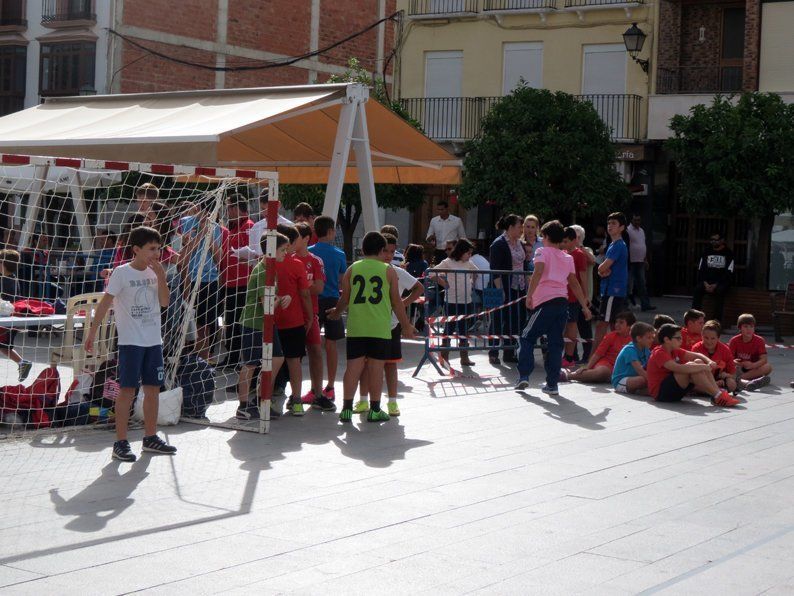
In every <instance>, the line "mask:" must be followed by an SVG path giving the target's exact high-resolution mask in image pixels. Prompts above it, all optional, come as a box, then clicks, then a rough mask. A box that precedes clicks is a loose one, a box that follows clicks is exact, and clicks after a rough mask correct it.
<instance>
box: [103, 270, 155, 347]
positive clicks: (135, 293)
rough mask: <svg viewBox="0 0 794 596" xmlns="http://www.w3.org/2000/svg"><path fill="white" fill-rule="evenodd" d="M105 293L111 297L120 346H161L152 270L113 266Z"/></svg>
mask: <svg viewBox="0 0 794 596" xmlns="http://www.w3.org/2000/svg"><path fill="white" fill-rule="evenodd" d="M106 292H107V293H108V294H110V295H111V296H113V313H114V315H115V317H116V330H117V331H118V334H119V345H120V346H141V347H144V348H147V347H150V346H159V345H161V344H162V343H163V338H162V336H161V335H160V298H159V296H158V294H157V275H156V274H155V272H154V271H152V270H151V269H150V268H149V267H147V268H146V269H145V270H144V271H139V270H137V269H135V268H134V267H133V266H132V265H131V264H130V263H127V264H125V265H121V266H119V267H116V268H115V269H114V270H113V273H111V274H110V279H109V280H108V286H107V290H106Z"/></svg>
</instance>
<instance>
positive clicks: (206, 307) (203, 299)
mask: <svg viewBox="0 0 794 596" xmlns="http://www.w3.org/2000/svg"><path fill="white" fill-rule="evenodd" d="M222 304H223V297H222V296H221V294H220V291H219V289H218V282H217V281H206V282H202V283H201V284H199V290H198V296H197V297H196V324H197V325H198V326H199V327H206V326H207V325H217V324H218V317H220V316H221V306H222Z"/></svg>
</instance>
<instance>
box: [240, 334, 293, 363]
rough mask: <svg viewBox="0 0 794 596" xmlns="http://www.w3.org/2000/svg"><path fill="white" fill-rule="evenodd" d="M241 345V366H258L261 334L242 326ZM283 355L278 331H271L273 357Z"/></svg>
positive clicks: (260, 359) (260, 351) (260, 357)
mask: <svg viewBox="0 0 794 596" xmlns="http://www.w3.org/2000/svg"><path fill="white" fill-rule="evenodd" d="M241 343H242V362H243V364H247V365H249V366H259V365H260V364H261V363H262V332H261V331H257V330H256V329H251V328H250V327H246V326H243V335H242V338H241ZM283 355H284V354H283V353H282V351H281V341H279V337H278V331H276V330H275V329H273V357H274V358H280V357H282V356H283Z"/></svg>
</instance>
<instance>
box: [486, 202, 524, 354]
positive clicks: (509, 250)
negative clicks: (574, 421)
mask: <svg viewBox="0 0 794 596" xmlns="http://www.w3.org/2000/svg"><path fill="white" fill-rule="evenodd" d="M523 224H524V221H523V219H522V218H521V216H519V215H515V214H510V215H505V216H503V217H502V218H501V219H500V220H499V221H498V222H497V224H496V229H497V230H499V231H501V232H502V234H501V236H499V237H498V238H497V239H496V240H494V241H493V243H492V244H491V249H490V251H489V261H490V263H491V269H493V270H495V271H514V272H519V271H520V272H524V266H525V261H526V258H527V254H526V250H525V249H524V245H523V244H522V243H521V234H522V233H523V227H524V225H523ZM493 284H494V286H495V287H497V288H501V289H502V292H503V295H504V303H505V304H506V303H508V302H512V301H514V300H516V299H517V298H519V297H520V296H523V295H525V294H526V291H527V278H526V276H525V275H518V274H513V275H494V280H493ZM525 318H526V309H525V308H524V307H523V303H522V302H521V301H519V302H517V303H516V304H514V305H513V306H510V307H508V308H505V309H501V310H497V311H496V312H495V313H494V317H493V322H492V325H491V328H492V333H493V334H494V335H518V334H519V333H520V332H521V328H522V322H523V321H524V319H525ZM511 341H512V340H492V342H491V345H492V346H494V348H495V349H492V350H490V351H489V352H488V359H489V360H490V362H491V364H494V365H497V366H498V365H499V364H500V362H499V349H498V346H499V345H500V344H502V343H505V342H511ZM503 351H504V361H505V362H512V363H516V362H518V359H517V358H516V355H515V350H513V349H509V348H508V349H504V350H503Z"/></svg>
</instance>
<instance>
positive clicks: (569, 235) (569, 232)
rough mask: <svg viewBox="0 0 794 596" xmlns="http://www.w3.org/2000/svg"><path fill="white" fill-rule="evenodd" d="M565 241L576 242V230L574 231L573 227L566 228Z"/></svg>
mask: <svg viewBox="0 0 794 596" xmlns="http://www.w3.org/2000/svg"><path fill="white" fill-rule="evenodd" d="M565 239H566V240H576V230H574V229H573V228H572V227H571V226H568V227H567V228H565Z"/></svg>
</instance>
